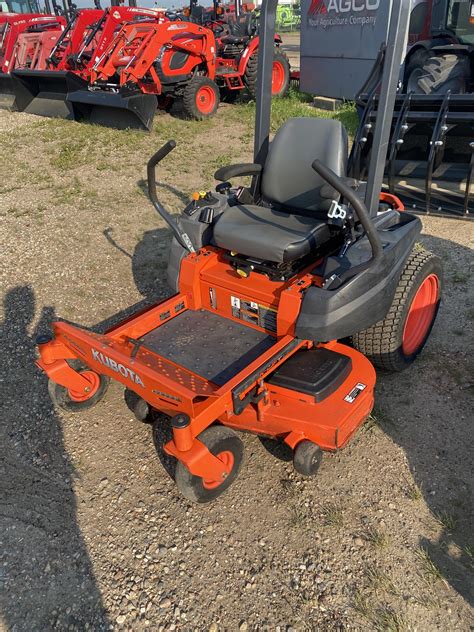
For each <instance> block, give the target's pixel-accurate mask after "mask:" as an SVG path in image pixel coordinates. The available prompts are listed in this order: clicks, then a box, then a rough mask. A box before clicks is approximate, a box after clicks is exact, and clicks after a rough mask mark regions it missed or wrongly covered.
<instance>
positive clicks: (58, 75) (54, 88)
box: [12, 70, 87, 119]
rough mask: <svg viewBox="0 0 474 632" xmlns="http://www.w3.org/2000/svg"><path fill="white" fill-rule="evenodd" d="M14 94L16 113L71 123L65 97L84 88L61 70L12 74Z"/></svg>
mask: <svg viewBox="0 0 474 632" xmlns="http://www.w3.org/2000/svg"><path fill="white" fill-rule="evenodd" d="M12 75H13V78H14V91H15V96H16V105H17V109H18V110H19V111H20V112H28V113H29V114H37V115H39V116H49V117H51V118H63V119H74V112H73V110H72V107H71V106H70V104H69V103H68V101H67V95H68V94H69V93H71V92H74V91H75V90H80V89H81V88H84V86H86V85H87V82H86V81H84V79H82V78H81V77H79V76H77V75H75V74H74V73H73V72H64V71H61V70H14V71H13V73H12Z"/></svg>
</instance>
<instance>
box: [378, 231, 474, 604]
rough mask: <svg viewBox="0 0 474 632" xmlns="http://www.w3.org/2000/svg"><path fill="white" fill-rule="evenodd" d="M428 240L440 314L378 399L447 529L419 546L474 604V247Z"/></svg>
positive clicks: (384, 378) (384, 381)
mask: <svg viewBox="0 0 474 632" xmlns="http://www.w3.org/2000/svg"><path fill="white" fill-rule="evenodd" d="M454 224H456V223H454ZM456 226H458V225H456ZM461 226H462V225H461ZM449 229H450V227H447V228H446V231H448V230H449ZM453 229H454V230H456V228H455V227H454V225H453ZM458 229H459V228H458ZM423 242H424V243H425V245H426V246H427V247H428V248H429V249H430V250H431V251H432V252H434V253H436V254H437V255H438V256H440V257H441V258H442V260H443V264H444V270H445V286H444V292H443V302H442V305H441V309H440V312H439V315H438V320H437V322H436V324H435V327H434V329H433V332H432V334H431V337H430V339H429V341H428V344H427V346H426V348H425V349H424V351H423V353H422V354H421V355H420V357H419V358H418V359H417V361H416V362H415V363H414V364H413V365H412V366H411V367H410V368H409V369H407V371H405V372H404V373H401V374H393V375H388V374H383V373H380V374H379V385H378V390H379V395H378V402H379V404H380V406H381V408H382V410H383V412H384V413H386V414H387V419H388V420H390V422H391V423H388V422H387V423H382V426H383V430H384V432H385V433H386V434H388V435H390V436H391V438H392V439H393V440H394V441H395V442H396V443H397V444H398V445H399V446H400V447H401V448H402V449H403V450H404V452H405V455H406V458H407V461H408V465H409V468H410V471H411V474H412V476H413V479H414V481H415V484H416V486H417V488H418V489H419V490H420V492H421V494H422V495H423V498H424V500H425V502H426V504H427V506H428V508H429V509H430V511H431V513H432V514H433V516H434V518H435V519H436V520H437V521H438V524H439V531H440V535H439V536H438V537H436V538H429V537H426V536H425V535H420V537H419V546H420V547H421V548H422V549H424V551H425V552H426V553H427V554H428V555H429V557H430V559H431V560H432V561H433V562H434V563H435V564H436V566H437V567H438V569H439V571H440V572H441V574H442V576H443V578H444V580H445V581H446V582H448V583H449V584H451V586H452V587H453V588H454V589H455V590H456V591H457V592H458V593H459V594H460V595H461V596H463V597H464V599H465V600H466V601H467V602H468V603H470V604H471V605H472V604H474V582H473V580H472V570H473V566H472V563H473V560H472V555H473V550H474V549H473V547H474V539H473V533H472V524H473V518H474V512H473V498H474V489H473V482H474V476H473V475H474V471H473V469H474V468H473V460H472V450H473V443H472V388H473V385H474V384H473V379H472V375H473V365H472V357H471V356H472V348H471V349H470V348H469V340H471V342H472V323H473V307H474V304H473V303H472V297H473V292H472V279H471V276H470V275H469V274H466V273H465V272H463V270H464V271H465V270H468V269H469V265H472V263H470V262H471V261H472V251H471V250H470V249H469V248H466V247H464V246H460V245H459V244H457V243H455V242H452V241H449V240H446V239H440V238H437V237H431V236H430V237H428V236H424V237H423ZM469 286H471V288H469ZM469 289H470V290H471V291H469Z"/></svg>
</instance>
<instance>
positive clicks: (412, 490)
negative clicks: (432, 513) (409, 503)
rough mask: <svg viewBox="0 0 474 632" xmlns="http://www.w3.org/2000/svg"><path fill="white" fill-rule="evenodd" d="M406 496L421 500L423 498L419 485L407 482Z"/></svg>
mask: <svg viewBox="0 0 474 632" xmlns="http://www.w3.org/2000/svg"><path fill="white" fill-rule="evenodd" d="M407 496H408V498H409V499H410V500H421V499H422V498H423V492H422V490H421V486H420V487H419V486H418V485H416V484H415V483H413V484H409V485H408V488H407Z"/></svg>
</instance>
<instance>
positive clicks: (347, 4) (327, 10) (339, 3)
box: [308, 0, 381, 28]
mask: <svg viewBox="0 0 474 632" xmlns="http://www.w3.org/2000/svg"><path fill="white" fill-rule="evenodd" d="M380 4H381V0H312V2H311V5H310V7H309V11H308V24H309V26H321V27H323V28H327V27H331V26H348V25H352V26H366V25H372V26H374V25H375V22H376V21H377V15H376V14H375V12H376V11H377V10H378V9H379V8H380Z"/></svg>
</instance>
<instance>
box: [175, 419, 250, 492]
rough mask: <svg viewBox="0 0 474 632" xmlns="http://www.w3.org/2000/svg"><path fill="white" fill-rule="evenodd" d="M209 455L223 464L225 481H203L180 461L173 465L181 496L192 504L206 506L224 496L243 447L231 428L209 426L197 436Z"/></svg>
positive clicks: (241, 458)
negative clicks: (210, 453)
mask: <svg viewBox="0 0 474 632" xmlns="http://www.w3.org/2000/svg"><path fill="white" fill-rule="evenodd" d="M197 438H198V439H199V441H202V443H204V445H205V446H206V447H207V448H208V450H209V451H210V452H212V454H213V455H214V456H216V457H217V458H219V459H220V460H221V461H223V462H224V463H225V464H226V466H227V467H226V469H227V472H228V474H227V478H225V479H224V480H222V481H205V480H204V479H203V478H201V477H200V476H195V475H194V474H191V472H190V471H189V470H188V468H187V467H186V466H185V465H183V463H181V462H180V461H178V462H177V464H176V471H175V481H176V485H177V487H178V489H179V491H180V492H181V494H182V495H183V496H184V497H185V498H187V499H188V500H190V501H191V502H194V503H208V502H211V501H212V500H215V499H216V498H217V497H218V496H220V495H221V494H223V493H224V492H225V491H226V490H227V489H228V488H229V487H230V486H231V485H232V483H233V482H234V481H235V479H236V478H237V476H238V474H239V472H240V468H241V466H242V462H243V458H244V444H243V443H242V441H241V440H240V439H239V437H238V436H237V435H236V434H235V432H234V431H233V430H231V429H230V428H226V427H225V426H211V427H210V428H206V430H204V431H203V432H201V434H199V435H198V436H197Z"/></svg>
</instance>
